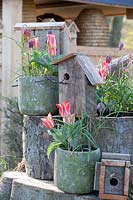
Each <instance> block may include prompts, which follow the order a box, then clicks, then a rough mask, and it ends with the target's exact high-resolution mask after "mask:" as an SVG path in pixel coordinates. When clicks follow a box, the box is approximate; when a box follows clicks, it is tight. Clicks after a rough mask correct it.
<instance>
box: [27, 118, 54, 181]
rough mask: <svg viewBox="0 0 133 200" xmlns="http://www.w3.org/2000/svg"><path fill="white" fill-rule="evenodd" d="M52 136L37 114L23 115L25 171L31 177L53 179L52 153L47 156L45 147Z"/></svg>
mask: <svg viewBox="0 0 133 200" xmlns="http://www.w3.org/2000/svg"><path fill="white" fill-rule="evenodd" d="M51 141H52V138H51V137H50V136H49V135H48V133H47V129H46V128H45V127H44V125H43V124H42V123H41V121H40V117H39V116H24V130H23V156H24V160H25V167H26V173H27V175H28V176H30V177H32V178H37V179H42V180H52V179H53V168H54V164H53V163H54V154H51V156H50V158H49V159H48V157H47V147H48V146H49V144H50V143H51Z"/></svg>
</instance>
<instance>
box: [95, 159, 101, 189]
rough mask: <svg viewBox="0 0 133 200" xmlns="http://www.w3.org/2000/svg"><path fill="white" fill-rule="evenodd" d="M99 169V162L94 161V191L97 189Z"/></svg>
mask: <svg viewBox="0 0 133 200" xmlns="http://www.w3.org/2000/svg"><path fill="white" fill-rule="evenodd" d="M100 170H101V163H100V162H96V166H95V177H94V190H96V191H99V181H100Z"/></svg>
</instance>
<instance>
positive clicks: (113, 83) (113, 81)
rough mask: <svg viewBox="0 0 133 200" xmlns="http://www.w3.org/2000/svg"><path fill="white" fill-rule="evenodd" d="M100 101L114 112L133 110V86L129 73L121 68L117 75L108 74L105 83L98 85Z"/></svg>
mask: <svg viewBox="0 0 133 200" xmlns="http://www.w3.org/2000/svg"><path fill="white" fill-rule="evenodd" d="M97 96H98V102H102V103H104V104H105V105H106V107H107V108H109V110H110V111H113V112H121V111H122V112H123V111H127V112H128V111H131V110H133V88H132V85H131V80H130V77H129V74H128V73H125V72H124V71H122V70H121V73H120V74H119V75H118V76H117V75H115V74H114V73H113V74H110V73H109V74H108V77H107V80H106V81H105V84H103V85H101V86H99V87H98V90H97Z"/></svg>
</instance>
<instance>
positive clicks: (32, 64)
mask: <svg viewBox="0 0 133 200" xmlns="http://www.w3.org/2000/svg"><path fill="white" fill-rule="evenodd" d="M7 38H9V39H11V40H13V42H15V43H16V45H17V46H18V47H19V48H20V50H21V55H22V64H20V65H19V66H18V68H19V69H18V71H17V72H16V77H15V78H18V77H20V76H45V75H46V74H47V75H51V76H58V68H57V66H55V65H52V64H51V62H52V61H54V60H56V59H59V58H61V57H62V55H59V56H56V57H52V56H51V55H49V54H48V52H47V49H46V50H40V49H38V48H29V47H28V46H27V45H28V43H26V42H25V40H24V36H22V40H21V42H19V41H17V40H15V39H13V38H10V37H7Z"/></svg>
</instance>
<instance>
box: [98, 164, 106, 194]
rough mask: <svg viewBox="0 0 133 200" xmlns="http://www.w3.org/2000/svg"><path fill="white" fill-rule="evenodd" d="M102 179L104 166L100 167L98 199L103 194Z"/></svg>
mask: <svg viewBox="0 0 133 200" xmlns="http://www.w3.org/2000/svg"><path fill="white" fill-rule="evenodd" d="M104 177H105V166H101V172H100V181H99V197H101V195H103V194H104Z"/></svg>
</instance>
